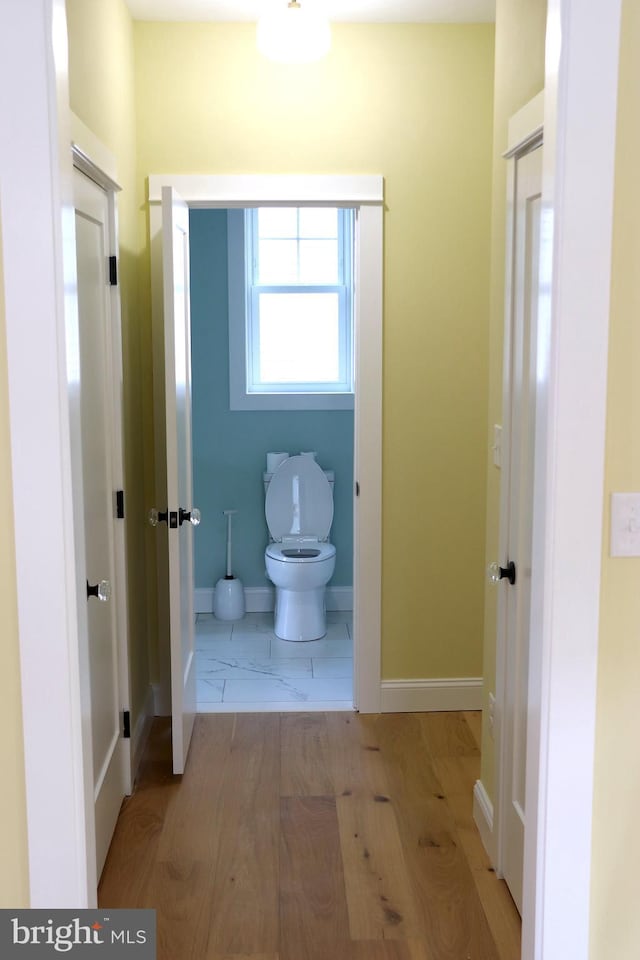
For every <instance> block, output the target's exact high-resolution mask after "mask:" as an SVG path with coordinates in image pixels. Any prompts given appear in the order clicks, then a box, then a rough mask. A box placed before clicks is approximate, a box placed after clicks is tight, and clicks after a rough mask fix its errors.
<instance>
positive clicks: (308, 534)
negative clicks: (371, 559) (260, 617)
mask: <svg viewBox="0 0 640 960" xmlns="http://www.w3.org/2000/svg"><path fill="white" fill-rule="evenodd" d="M265 514H266V518H267V524H268V526H269V533H270V534H271V537H272V538H273V540H272V542H271V543H270V544H269V545H268V546H267V548H266V550H265V564H266V569H267V576H268V577H269V579H270V580H271V581H272V583H273V584H274V585H275V588H276V603H275V622H274V631H275V634H276V636H277V637H280V638H281V639H282V640H318V639H319V638H320V637H323V636H324V635H325V633H326V632H327V628H326V612H325V588H326V585H327V583H328V582H329V580H330V579H331V577H332V576H333V571H334V569H335V564H336V548H335V547H334V546H333V544H331V543H329V542H328V541H327V537H328V535H329V530H330V529H331V522H332V520H333V492H332V489H331V486H330V483H329V480H328V479H327V477H326V475H325V474H324V472H323V471H322V470H321V468H320V467H319V466H318V464H317V463H315V461H314V460H312V459H311V458H310V457H289V459H288V460H285V461H284V463H282V464H281V465H280V466H279V467H278V469H277V470H276V471H275V473H274V474H273V476H272V478H271V480H270V482H269V483H268V486H267V490H266V499H265Z"/></svg>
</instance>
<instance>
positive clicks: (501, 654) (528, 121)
mask: <svg viewBox="0 0 640 960" xmlns="http://www.w3.org/2000/svg"><path fill="white" fill-rule="evenodd" d="M543 124H544V92H541V93H539V94H537V96H535V97H534V98H533V99H532V100H530V101H529V103H527V104H525V106H524V107H522V108H521V109H520V110H519V111H518V112H517V113H516V114H514V116H513V117H512V118H511V119H510V121H509V132H508V140H507V143H508V146H507V149H506V151H505V152H504V154H503V157H504V159H505V161H506V163H507V229H506V234H505V236H506V253H505V295H504V304H505V309H504V340H503V359H502V458H501V459H502V466H501V477H500V521H499V523H500V532H499V539H498V544H499V545H498V559H499V561H500V563H504V562H506V560H507V559H508V557H507V554H508V533H509V513H510V511H509V502H510V486H511V482H510V477H509V464H510V462H511V440H512V430H511V409H512V399H513V397H512V394H513V384H512V355H511V354H512V335H513V297H514V289H513V258H514V250H515V191H516V173H517V164H518V161H519V160H520V159H521V158H522V157H525V156H527V154H528V153H530V152H531V151H532V150H535V149H537V148H539V147H540V146H541V144H542V142H543ZM508 599H509V598H508V594H507V590H506V589H498V597H497V629H496V704H495V714H494V738H495V751H496V765H497V773H496V786H495V804H494V824H493V827H494V829H493V840H494V848H495V849H494V850H493V851H491V853H492V854H493V861H494V865H495V868H496V871H497V873H498V876H500V877H501V876H503V865H504V850H505V829H506V818H505V816H504V811H505V810H506V805H507V802H508V800H507V786H508V785H507V782H506V777H505V771H506V770H507V767H508V758H507V752H506V736H505V730H504V705H505V703H506V697H507V602H508ZM527 772H528V774H529V775H530V776H531V775H534V774H532V773H531V772H530V771H527Z"/></svg>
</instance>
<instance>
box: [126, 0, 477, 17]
mask: <svg viewBox="0 0 640 960" xmlns="http://www.w3.org/2000/svg"><path fill="white" fill-rule="evenodd" d="M125 2H126V3H127V6H128V7H129V10H130V11H131V14H132V16H133V17H134V19H135V20H194V21H200V22H202V21H206V20H220V21H222V20H226V21H229V22H237V21H241V20H253V21H255V20H257V18H258V16H259V14H260V13H262V12H263V11H264V10H265V9H267V8H268V7H269V6H270V5H273V2H274V0H125ZM304 2H305V0H302V3H304ZM306 2H307V3H308V4H309V6H311V4H312V3H313V5H314V7H315V8H316V9H318V10H320V9H322V10H324V11H325V12H326V14H327V16H328V17H329V19H330V20H334V21H339V20H341V21H344V22H347V23H353V22H358V21H359V22H363V23H426V22H436V23H438V22H440V23H481V22H489V21H493V20H494V19H495V6H496V5H495V0H306ZM277 3H278V5H280V3H282V4H283V5H284V4H285V3H286V0H277Z"/></svg>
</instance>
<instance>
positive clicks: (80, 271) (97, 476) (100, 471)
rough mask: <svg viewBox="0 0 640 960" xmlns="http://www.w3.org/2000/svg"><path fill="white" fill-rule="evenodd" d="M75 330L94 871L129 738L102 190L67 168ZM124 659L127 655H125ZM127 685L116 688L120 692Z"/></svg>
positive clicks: (118, 799)
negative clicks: (118, 598)
mask: <svg viewBox="0 0 640 960" xmlns="http://www.w3.org/2000/svg"><path fill="white" fill-rule="evenodd" d="M74 202H75V220H76V259H77V276H78V314H79V335H80V394H81V422H82V471H83V481H84V511H85V540H86V569H87V619H88V629H89V673H90V677H89V686H90V690H91V734H92V737H91V739H92V749H93V786H94V799H95V821H96V866H97V875H98V876H100V873H101V871H102V867H103V865H104V861H105V857H106V855H107V850H108V849H109V843H110V842H111V837H112V835H113V831H114V828H115V824H116V820H117V817H118V812H119V810H120V805H121V803H122V798H123V796H124V795H125V793H126V792H127V791H128V789H129V778H128V760H129V741H128V740H127V741H125V739H124V737H123V724H122V715H123V714H122V711H123V708H125V707H126V708H127V709H128V704H123V703H121V687H122V684H121V683H120V682H119V677H120V676H122V675H126V670H127V665H126V663H122V662H120V661H121V660H122V659H123V658H122V657H121V656H120V655H119V650H118V644H119V638H118V614H117V607H116V597H115V589H116V570H115V536H116V531H115V529H114V528H115V524H116V523H118V522H120V521H119V520H118V518H117V516H116V489H115V484H114V468H113V436H114V424H113V403H112V392H111V391H112V387H113V383H114V379H113V377H114V370H113V354H114V342H113V334H114V331H113V330H112V327H111V317H112V311H111V293H110V279H109V270H108V267H109V259H108V258H109V252H110V245H109V206H108V198H107V194H106V193H105V191H104V190H102V189H101V188H100V187H99V186H97V184H95V183H94V182H93V181H92V180H90V179H89V178H88V177H86V176H84V174H82V173H80V172H79V171H78V170H74ZM125 659H126V658H125ZM126 690H127V685H126V684H125V686H124V690H122V692H123V693H125V695H126Z"/></svg>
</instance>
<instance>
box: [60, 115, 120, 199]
mask: <svg viewBox="0 0 640 960" xmlns="http://www.w3.org/2000/svg"><path fill="white" fill-rule="evenodd" d="M69 116H70V123H71V149H72V152H73V154H74V160H75V166H77V167H78V169H79V170H82V172H83V173H86V174H87V176H88V177H91V179H92V180H95V181H96V183H99V184H100V186H101V187H103V188H104V189H105V190H107V191H109V190H113V191H115V192H116V193H117V192H118V191H119V190H120V189H121V187H120V186H119V184H118V169H117V164H116V159H115V157H114V155H113V154H112V153H111V151H110V150H108V149H107V147H105V145H104V144H103V143H102V142H101V141H100V140H98V138H97V137H96V135H95V134H94V132H93V131H92V130H90V129H89V127H87V126H86V125H85V124H84V123H83V122H82V120H81V119H80V117H77V116H76V114H75V113H73V111H70V113H69ZM84 161H86V163H87V169H85V167H84Z"/></svg>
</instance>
